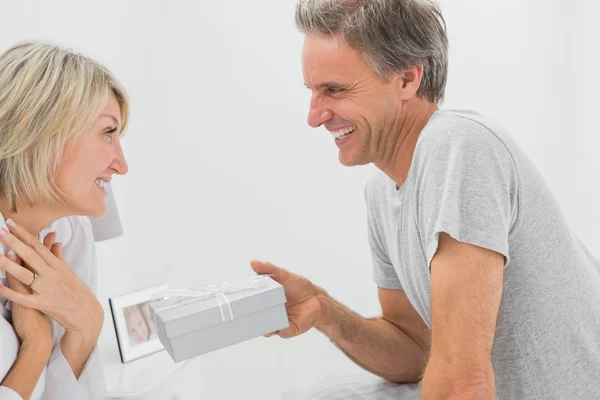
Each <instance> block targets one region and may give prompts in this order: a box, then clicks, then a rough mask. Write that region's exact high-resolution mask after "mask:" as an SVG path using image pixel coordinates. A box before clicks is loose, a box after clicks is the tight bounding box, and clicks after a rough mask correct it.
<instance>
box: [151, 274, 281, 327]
mask: <svg viewBox="0 0 600 400" xmlns="http://www.w3.org/2000/svg"><path fill="white" fill-rule="evenodd" d="M270 276H273V275H272V274H265V275H256V276H253V277H250V278H246V279H239V280H236V281H227V282H223V283H222V284H220V285H218V286H215V285H210V284H194V285H190V286H186V287H185V288H183V289H170V290H164V291H162V292H159V293H156V294H154V295H153V296H152V297H153V298H154V299H163V298H169V297H180V298H181V299H180V300H179V302H177V303H175V304H170V305H167V306H163V307H158V308H155V311H156V312H159V311H165V310H170V309H172V308H175V307H178V306H179V305H180V303H181V302H182V301H184V300H185V299H186V298H196V299H199V300H202V299H208V298H211V297H214V298H215V300H216V301H217V304H218V305H219V311H220V312H221V319H222V320H223V322H226V321H231V320H233V318H234V316H233V310H232V309H231V302H230V301H229V298H228V297H227V293H236V292H243V291H244V290H250V289H260V288H262V287H265V286H266V285H267V280H266V278H268V277H270ZM225 306H226V308H227V311H228V317H229V319H227V315H225V309H224V307H225Z"/></svg>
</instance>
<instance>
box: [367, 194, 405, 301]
mask: <svg viewBox="0 0 600 400" xmlns="http://www.w3.org/2000/svg"><path fill="white" fill-rule="evenodd" d="M369 185H370V183H368V184H367V186H365V202H366V204H367V229H368V235H369V248H370V250H371V260H372V263H373V279H374V281H375V284H376V285H377V286H379V287H381V288H384V289H402V284H401V283H400V280H399V279H398V274H397V273H396V271H395V270H394V266H393V265H392V263H391V261H390V258H389V256H388V252H387V250H386V246H385V244H384V243H385V242H384V240H383V237H382V236H383V232H382V228H381V227H380V226H379V225H378V224H377V219H378V218H376V215H375V214H376V213H377V210H376V207H375V205H374V204H373V202H374V201H375V200H374V199H373V197H374V196H373V194H372V193H370V190H369Z"/></svg>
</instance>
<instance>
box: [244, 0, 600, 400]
mask: <svg viewBox="0 0 600 400" xmlns="http://www.w3.org/2000/svg"><path fill="white" fill-rule="evenodd" d="M296 22H297V24H298V26H299V27H300V28H301V29H302V30H303V31H304V32H305V33H306V39H305V43H304V49H303V54H302V56H303V57H302V63H303V71H304V79H305V82H306V85H307V87H308V88H309V89H310V90H311V92H312V99H311V104H310V112H309V116H308V122H309V124H310V125H311V126H313V127H318V126H321V125H323V126H325V128H327V129H328V130H329V131H331V133H332V135H333V136H334V137H335V143H336V144H337V146H338V147H339V159H340V162H341V163H342V164H344V165H347V166H352V165H364V164H368V163H373V164H375V166H376V167H377V168H378V169H379V170H381V171H380V173H379V174H377V175H376V176H375V177H374V178H373V179H372V180H370V181H369V183H368V184H367V187H366V190H365V197H366V201H367V210H368V226H369V239H370V247H371V251H372V256H373V264H374V277H375V281H376V283H377V285H378V286H379V289H378V290H379V299H380V302H381V307H382V316H381V317H379V318H370V319H367V318H363V317H361V316H359V315H357V314H355V313H353V312H352V311H351V310H349V309H348V308H346V307H345V306H343V305H342V304H340V303H339V302H337V301H335V300H334V299H332V298H331V297H330V296H328V295H327V293H326V292H325V291H324V290H323V289H321V288H320V287H318V286H316V285H314V284H312V283H311V282H309V281H308V280H306V279H305V278H302V277H300V276H298V275H294V274H292V273H290V272H288V271H286V270H284V269H281V268H278V267H275V266H273V265H272V264H269V263H261V262H258V261H253V262H252V267H253V268H254V270H256V271H257V272H261V273H273V274H274V277H275V279H276V280H278V281H279V282H280V283H282V284H283V286H284V287H285V290H286V294H287V297H288V304H287V307H288V313H289V317H290V321H291V324H290V327H289V328H287V329H284V330H281V331H279V332H276V333H277V334H279V335H280V336H282V337H286V338H287V337H292V336H296V335H299V334H302V333H304V332H306V331H307V330H308V329H310V328H313V327H314V328H316V329H318V330H320V331H321V332H323V333H324V334H326V335H327V336H328V337H329V338H330V339H331V340H332V341H333V342H334V343H335V344H336V345H337V346H338V347H339V348H340V349H342V351H344V352H345V353H346V354H347V355H348V356H349V357H350V358H351V359H352V360H353V361H355V362H356V363H358V364H359V365H361V366H362V367H364V368H365V369H366V370H368V371H370V372H372V373H374V374H376V375H378V376H380V377H381V378H383V379H379V380H378V381H377V380H370V381H369V380H364V381H357V380H353V381H351V382H349V383H348V384H345V385H339V384H335V385H333V384H332V386H328V385H327V384H324V385H321V386H320V388H319V389H316V390H315V391H314V393H313V394H314V398H329V397H333V398H353V399H359V398H377V399H383V398H390V399H392V398H394V399H417V398H421V399H436V400H439V399H461V400H469V399H495V398H496V396H497V397H498V398H501V399H503V400H517V399H518V400H530V399H531V400H533V399H597V398H598V396H600V340H599V338H600V336H599V335H600V263H599V262H598V261H597V260H596V259H595V258H594V257H593V256H592V255H591V254H590V253H589V251H588V250H587V249H586V248H585V247H584V246H583V244H582V243H581V242H580V241H579V240H578V239H577V238H576V237H575V235H573V233H572V232H571V231H570V230H569V228H568V227H567V225H566V223H565V220H564V218H563V216H562V214H561V212H560V210H559V208H558V206H557V204H556V202H555V200H554V198H553V196H552V194H551V193H550V191H549V190H548V187H547V186H546V184H545V183H544V180H543V179H542V177H541V176H540V174H539V173H538V171H537V170H536V169H535V168H534V166H533V165H532V164H531V162H530V161H529V160H528V158H527V157H526V155H525V154H523V152H522V151H521V150H520V149H519V147H518V146H517V145H516V144H515V142H514V141H513V140H512V139H511V138H510V136H509V134H508V133H507V132H506V131H505V129H504V128H503V127H502V126H500V125H499V124H497V123H495V122H493V121H491V120H489V119H487V118H485V117H483V116H481V115H478V114H476V113H472V112H467V111H450V110H440V109H438V106H437V104H438V103H439V102H440V101H441V99H442V98H443V95H444V87H445V84H446V76H447V47H448V46H447V38H446V32H445V25H444V21H443V19H442V16H441V14H440V12H439V10H438V9H437V7H436V6H435V5H434V4H433V3H431V2H427V1H424V0H421V1H419V0H303V1H300V2H299V4H298V6H297V13H296ZM344 272H345V273H347V272H348V271H347V270H345V271H344ZM335 382H340V381H335Z"/></svg>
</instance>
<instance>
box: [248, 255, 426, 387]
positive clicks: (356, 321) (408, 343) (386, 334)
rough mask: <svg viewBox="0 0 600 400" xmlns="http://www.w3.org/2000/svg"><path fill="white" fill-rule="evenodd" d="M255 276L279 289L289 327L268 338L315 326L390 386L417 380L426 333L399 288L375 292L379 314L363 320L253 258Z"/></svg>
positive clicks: (301, 279)
mask: <svg viewBox="0 0 600 400" xmlns="http://www.w3.org/2000/svg"><path fill="white" fill-rule="evenodd" d="M251 266H252V268H253V269H254V271H255V272H257V273H259V274H272V278H273V279H274V280H276V281H277V282H279V283H280V284H281V285H283V288H284V289H285V295H286V298H287V302H286V310H287V314H288V319H289V321H290V325H289V326H288V327H287V328H284V329H281V330H279V331H277V332H272V333H270V334H268V335H266V336H271V335H279V336H280V337H282V338H291V337H294V336H298V335H301V334H303V333H304V332H306V331H308V330H309V329H311V328H317V329H318V330H320V331H321V332H323V333H325V334H326V335H327V336H328V337H329V338H330V339H331V340H332V341H333V343H335V344H336V345H337V346H338V347H339V348H340V349H342V351H343V352H344V353H346V354H347V355H348V356H349V357H350V358H351V359H352V360H354V361H355V362H356V363H357V364H359V365H360V366H362V367H363V368H365V369H367V370H369V371H371V372H373V373H374V374H376V375H379V376H381V377H382V378H385V379H388V380H390V381H393V382H404V383H408V382H416V381H418V380H420V379H421V376H422V372H423V368H424V366H425V362H426V360H427V354H428V352H429V338H430V331H429V329H428V327H427V325H425V323H424V322H423V320H422V319H421V317H420V316H419V314H417V312H416V311H415V309H414V308H413V307H412V306H411V304H410V302H409V301H408V298H407V297H406V294H405V293H404V291H402V290H389V289H381V288H380V289H379V299H380V302H381V308H382V311H383V313H382V314H383V316H382V317H381V318H371V319H367V318H364V317H361V316H360V315H358V314H356V313H354V312H353V311H351V310H350V309H349V308H348V307H346V306H344V305H342V304H340V303H339V302H337V301H336V300H334V299H332V298H331V297H330V296H329V295H328V294H327V292H326V291H325V290H323V289H322V288H321V287H319V286H317V285H315V284H313V283H312V282H311V281H309V280H308V279H306V278H304V277H302V276H300V275H296V274H293V273H291V272H289V271H287V270H285V269H283V268H279V267H277V266H275V265H273V264H271V263H268V262H260V261H256V260H253V261H252V263H251Z"/></svg>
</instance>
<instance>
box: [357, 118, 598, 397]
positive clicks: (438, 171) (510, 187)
mask: <svg viewBox="0 0 600 400" xmlns="http://www.w3.org/2000/svg"><path fill="white" fill-rule="evenodd" d="M366 198H367V205H368V213H369V225H370V241H371V248H372V251H373V261H374V268H375V270H374V275H375V280H376V282H377V284H378V285H379V286H381V287H384V288H390V289H393V288H395V289H403V290H405V292H406V293H407V296H408V298H409V299H410V301H411V303H412V304H413V306H414V307H415V309H416V310H417V311H418V312H419V314H420V315H421V316H422V318H423V320H424V321H425V322H426V323H427V324H428V325H429V326H431V314H430V308H431V304H430V298H431V293H430V292H431V290H430V289H431V287H430V275H429V266H430V265H431V264H430V263H431V260H432V258H433V255H434V254H435V252H436V250H437V245H438V235H439V233H440V232H446V233H448V234H450V235H451V236H452V237H454V238H455V239H456V240H459V241H462V242H466V243H471V244H474V245H478V246H480V247H485V248H488V249H491V250H494V251H496V252H498V253H500V254H503V255H504V256H505V260H506V267H505V270H504V289H503V296H502V303H501V306H500V310H499V314H498V320H497V328H496V335H495V340H494V347H493V351H492V363H493V366H494V372H495V378H496V391H497V393H498V398H499V399H504V400H508V399H519V400H525V399H571V398H573V399H595V398H598V396H599V395H600V340H598V335H599V334H600V263H599V262H598V261H597V260H596V259H595V258H594V257H593V256H592V255H591V254H590V253H589V251H588V250H587V249H586V248H585V247H584V246H583V244H582V243H581V242H580V241H579V240H578V239H577V237H575V235H573V233H572V232H571V231H570V230H569V228H568V226H567V224H566V222H565V220H564V218H563V216H562V213H561V212H560V209H559V207H558V205H557V203H556V201H555V200H554V197H553V195H552V193H551V192H550V191H549V189H548V187H547V185H546V184H545V182H544V180H543V178H542V177H541V175H540V174H539V172H538V171H537V170H536V168H535V167H534V166H533V165H532V163H531V162H530V161H529V160H528V158H527V157H526V155H525V154H524V153H523V152H522V151H521V150H520V149H519V148H518V146H517V145H516V144H515V143H514V142H513V141H512V139H511V138H510V137H509V135H508V134H507V133H506V131H505V130H504V128H503V127H501V126H499V125H497V124H496V123H495V122H493V121H491V120H488V119H486V118H484V117H482V116H480V115H478V114H475V113H470V112H465V111H437V112H436V114H434V116H433V117H432V119H431V120H430V122H429V124H428V125H427V127H426V128H425V129H424V130H423V132H422V133H421V136H420V137H419V141H418V143H417V147H416V149H415V153H414V157H413V161H412V164H411V168H410V171H409V174H408V178H407V180H406V182H405V183H404V184H403V185H402V187H400V189H399V190H396V185H395V183H394V182H393V181H392V180H391V179H389V178H388V177H387V176H385V175H383V173H379V174H378V175H377V176H376V177H375V178H374V179H373V180H372V181H370V182H369V184H368V185H367V189H366ZM473 335H477V332H473ZM464 340H469V338H464Z"/></svg>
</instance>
